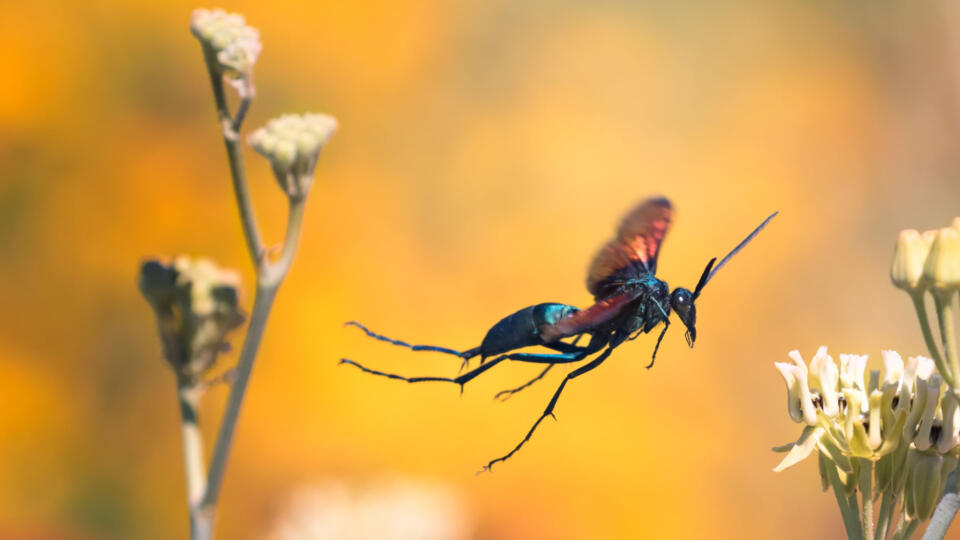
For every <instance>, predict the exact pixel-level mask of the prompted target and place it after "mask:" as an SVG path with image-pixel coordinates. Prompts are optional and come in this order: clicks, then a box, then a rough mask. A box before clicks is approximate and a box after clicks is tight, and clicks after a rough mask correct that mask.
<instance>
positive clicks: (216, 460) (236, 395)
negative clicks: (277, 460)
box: [200, 284, 277, 514]
mask: <svg viewBox="0 0 960 540" xmlns="http://www.w3.org/2000/svg"><path fill="white" fill-rule="evenodd" d="M276 293H277V286H264V285H262V284H260V285H258V286H257V292H256V296H255V297H254V300H253V310H252V312H251V313H250V326H249V327H248V328H247V335H246V336H245V337H244V340H243V349H242V350H241V352H240V359H239V360H238V361H237V367H236V371H235V375H234V377H235V379H234V381H233V384H232V385H231V386H230V396H229V397H228V398H227V407H226V410H225V411H224V412H223V420H221V423H220V432H219V433H218V434H217V443H216V446H215V447H214V451H213V458H211V460H210V473H209V475H208V477H207V491H206V493H205V494H204V497H203V500H202V502H201V504H200V507H201V509H202V510H204V511H205V512H210V513H211V514H212V512H213V510H214V508H215V507H216V504H217V500H218V498H219V496H220V488H221V487H222V485H223V473H224V471H225V469H226V466H227V457H228V456H229V453H230V445H231V443H232V441H233V433H234V430H235V428H236V425H237V419H238V417H239V415H240V406H241V405H242V404H243V397H244V394H245V392H246V389H247V384H248V383H249V381H250V374H251V372H252V371H253V363H254V360H255V359H256V356H257V349H258V348H259V346H260V339H261V338H262V337H263V331H264V329H265V328H266V323H267V316H268V315H269V314H270V307H271V306H272V305H273V299H274V297H275V296H276Z"/></svg>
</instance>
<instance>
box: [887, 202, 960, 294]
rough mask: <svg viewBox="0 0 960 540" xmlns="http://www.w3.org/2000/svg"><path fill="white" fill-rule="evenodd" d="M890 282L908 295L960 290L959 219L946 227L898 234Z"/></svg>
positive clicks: (908, 230)
mask: <svg viewBox="0 0 960 540" xmlns="http://www.w3.org/2000/svg"><path fill="white" fill-rule="evenodd" d="M890 279H891V280H892V281H893V284H894V285H896V286H897V287H899V288H901V289H904V290H906V291H909V292H922V291H924V290H926V289H928V288H929V289H933V290H947V289H953V290H957V289H958V288H960V218H956V219H954V220H953V224H952V225H951V226H950V227H943V228H942V229H938V230H932V231H926V232H924V233H922V234H921V233H919V232H918V231H916V230H914V229H907V230H904V231H901V232H900V236H899V238H898V239H897V246H896V248H895V250H894V254H893V263H892V264H891V265H890Z"/></svg>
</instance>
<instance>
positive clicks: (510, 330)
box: [480, 302, 580, 358]
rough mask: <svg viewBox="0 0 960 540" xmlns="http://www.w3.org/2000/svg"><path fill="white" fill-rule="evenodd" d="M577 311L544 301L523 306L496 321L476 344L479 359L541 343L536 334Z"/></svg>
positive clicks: (567, 306) (563, 305)
mask: <svg viewBox="0 0 960 540" xmlns="http://www.w3.org/2000/svg"><path fill="white" fill-rule="evenodd" d="M578 311H580V310H579V309H577V308H576V307H574V306H569V305H567V304H557V303H553V302H547V303H544V304H537V305H535V306H530V307H525V308H523V309H521V310H520V311H518V312H516V313H514V314H512V315H508V316H506V317H504V318H503V319H501V320H500V322H498V323H497V324H495V325H494V326H493V328H491V329H490V331H489V332H487V335H486V336H484V338H483V342H482V343H481V344H480V355H481V356H482V357H483V358H486V357H488V356H493V355H496V354H500V353H504V352H507V351H512V350H514V349H519V348H520V347H529V346H531V345H539V344H541V343H543V340H542V339H541V338H540V332H541V331H542V330H543V328H544V327H546V326H550V325H553V324H556V323H557V322H558V321H559V320H560V319H563V318H564V317H568V316H570V315H572V314H574V313H576V312H578Z"/></svg>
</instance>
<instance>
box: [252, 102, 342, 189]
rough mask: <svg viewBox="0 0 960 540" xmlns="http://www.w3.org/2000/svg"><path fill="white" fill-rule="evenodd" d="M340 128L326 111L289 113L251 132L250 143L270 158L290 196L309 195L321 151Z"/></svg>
mask: <svg viewBox="0 0 960 540" xmlns="http://www.w3.org/2000/svg"><path fill="white" fill-rule="evenodd" d="M336 129H337V121H336V120H335V119H334V118H333V117H330V116H327V115H325V114H303V115H299V114H287V115H284V116H281V117H279V118H274V119H273V120H270V121H269V122H267V125H266V126H264V127H262V128H260V129H258V130H256V131H254V132H253V133H251V134H250V138H249V139H248V142H249V143H250V146H252V147H253V149H254V150H256V151H257V152H259V153H260V155H262V156H263V157H265V158H267V159H268V160H269V161H270V164H271V166H272V167H273V173H274V175H275V176H276V177H277V181H278V182H279V183H280V187H281V188H282V189H283V190H284V192H286V193H287V195H289V196H290V197H295V198H301V197H304V196H306V194H307V191H308V190H309V189H310V184H311V183H312V182H313V171H314V168H316V166H317V158H318V156H319V155H320V150H321V149H322V148H323V147H324V145H326V143H327V141H328V140H329V139H330V137H331V136H332V135H333V132H334V131H336Z"/></svg>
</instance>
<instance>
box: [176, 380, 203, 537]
mask: <svg viewBox="0 0 960 540" xmlns="http://www.w3.org/2000/svg"><path fill="white" fill-rule="evenodd" d="M177 397H178V399H179V402H180V426H181V431H182V434H183V468H184V471H185V472H186V477H187V505H188V508H189V510H190V538H193V539H196V538H203V537H204V536H202V532H203V531H202V530H203V528H204V520H202V519H200V517H199V513H198V511H197V510H198V505H199V504H200V500H201V499H202V498H203V494H204V492H205V491H206V490H207V474H206V471H205V470H204V465H203V437H202V434H201V433H200V426H199V417H198V415H197V402H198V401H199V398H200V392H198V391H197V388H196V387H195V386H194V385H193V384H192V383H191V382H190V381H189V380H188V379H187V378H186V377H181V378H180V380H179V381H178V382H177Z"/></svg>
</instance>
